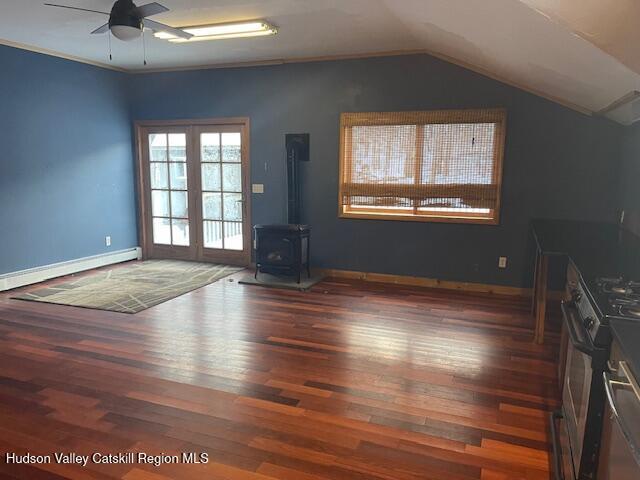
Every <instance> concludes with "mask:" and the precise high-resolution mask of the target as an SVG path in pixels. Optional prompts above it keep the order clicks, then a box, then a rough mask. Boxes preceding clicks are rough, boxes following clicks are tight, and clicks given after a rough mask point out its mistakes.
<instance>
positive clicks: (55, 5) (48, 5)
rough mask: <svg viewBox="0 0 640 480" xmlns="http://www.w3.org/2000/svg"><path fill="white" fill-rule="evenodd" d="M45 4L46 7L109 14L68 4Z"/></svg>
mask: <svg viewBox="0 0 640 480" xmlns="http://www.w3.org/2000/svg"><path fill="white" fill-rule="evenodd" d="M45 6H47V7H57V8H66V9H68V10H80V11H81V12H91V13H101V14H102V15H110V14H109V13H107V12H100V11H98V10H89V9H87V8H79V7H70V6H68V5H57V4H55V3H45Z"/></svg>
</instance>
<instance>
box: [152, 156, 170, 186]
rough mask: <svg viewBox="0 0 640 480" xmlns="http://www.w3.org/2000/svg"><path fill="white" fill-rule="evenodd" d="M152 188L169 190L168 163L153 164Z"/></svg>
mask: <svg viewBox="0 0 640 480" xmlns="http://www.w3.org/2000/svg"><path fill="white" fill-rule="evenodd" d="M150 171H151V188H169V179H168V176H167V164H166V163H156V162H153V163H151V169H150Z"/></svg>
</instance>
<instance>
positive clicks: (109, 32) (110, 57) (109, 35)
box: [107, 30, 113, 61]
mask: <svg viewBox="0 0 640 480" xmlns="http://www.w3.org/2000/svg"><path fill="white" fill-rule="evenodd" d="M107 37H108V38H109V60H110V61H113V55H112V54H111V30H109V31H108V32H107Z"/></svg>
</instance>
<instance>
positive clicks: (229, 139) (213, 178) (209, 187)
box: [200, 132, 244, 251]
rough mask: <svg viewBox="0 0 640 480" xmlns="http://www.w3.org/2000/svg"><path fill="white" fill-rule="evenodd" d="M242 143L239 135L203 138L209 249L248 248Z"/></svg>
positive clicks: (205, 230)
mask: <svg viewBox="0 0 640 480" xmlns="http://www.w3.org/2000/svg"><path fill="white" fill-rule="evenodd" d="M241 142H242V136H241V134H240V133H239V132H225V133H213V132H212V133H203V134H202V135H201V137H200V143H201V152H200V159H201V161H202V190H203V194H202V212H203V236H204V239H203V244H204V247H205V248H217V249H224V250H239V251H242V250H243V248H244V242H243V233H242V226H243V224H242V220H243V218H242V217H243V213H242V212H243V211H244V205H243V203H242V198H243V193H242V163H241V161H242V143H241ZM217 192H220V193H217Z"/></svg>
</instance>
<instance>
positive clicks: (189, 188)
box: [137, 118, 251, 265]
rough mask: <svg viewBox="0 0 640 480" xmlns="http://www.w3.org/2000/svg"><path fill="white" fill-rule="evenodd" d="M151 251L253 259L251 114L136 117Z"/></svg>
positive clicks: (145, 233) (146, 248)
mask: <svg viewBox="0 0 640 480" xmlns="http://www.w3.org/2000/svg"><path fill="white" fill-rule="evenodd" d="M137 135H138V157H139V159H138V174H139V186H140V188H139V190H140V198H139V201H140V209H141V212H140V223H141V225H142V228H141V244H142V247H143V255H144V257H145V258H169V259H182V260H197V261H210V262H220V263H229V264H234V265H248V264H249V263H250V260H251V250H250V248H251V224H250V218H249V207H250V205H249V194H248V192H249V155H248V152H249V149H248V145H249V143H248V140H249V121H248V119H235V118H234V119H216V120H207V121H197V122H195V121H194V122H188V121H185V122H182V121H180V122H171V123H164V122H163V123H159V122H155V123H154V122H144V123H138V124H137Z"/></svg>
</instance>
